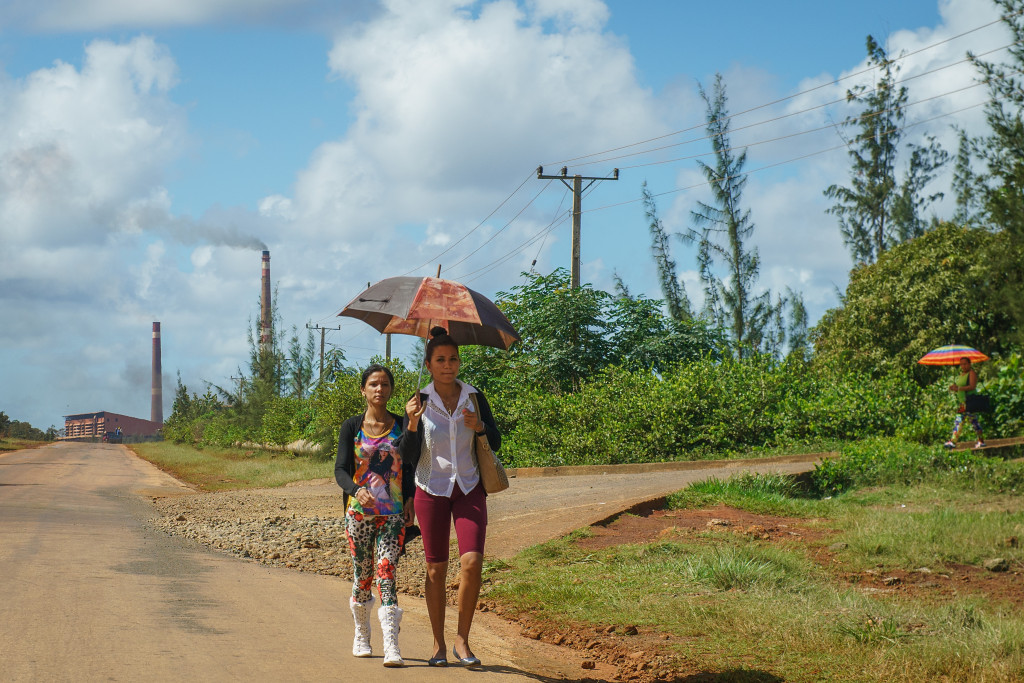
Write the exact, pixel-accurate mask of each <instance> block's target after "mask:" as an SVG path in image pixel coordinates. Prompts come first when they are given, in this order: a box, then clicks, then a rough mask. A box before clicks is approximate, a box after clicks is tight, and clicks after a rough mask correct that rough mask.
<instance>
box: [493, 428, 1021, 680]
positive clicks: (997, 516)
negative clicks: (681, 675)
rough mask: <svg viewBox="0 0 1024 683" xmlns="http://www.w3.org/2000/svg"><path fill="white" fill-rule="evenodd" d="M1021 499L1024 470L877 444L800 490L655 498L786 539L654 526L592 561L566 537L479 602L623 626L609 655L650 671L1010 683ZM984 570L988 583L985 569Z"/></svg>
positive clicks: (1016, 674)
mask: <svg viewBox="0 0 1024 683" xmlns="http://www.w3.org/2000/svg"><path fill="white" fill-rule="evenodd" d="M901 454H902V455H905V458H901V457H900V455H901ZM837 473H842V476H841V477H837ZM840 480H841V481H843V482H844V484H843V485H841V486H839V485H837V481H840ZM1022 492H1024V463H1020V462H1003V461H995V462H993V461H992V460H990V459H985V458H981V457H978V456H976V455H973V454H971V453H956V454H950V453H947V452H944V451H942V450H941V449H936V448H924V447H921V446H918V445H914V444H908V443H905V442H900V441H897V440H891V439H886V440H876V441H872V442H869V443H866V444H860V445H856V446H850V447H848V448H845V449H844V450H843V452H842V454H841V456H840V457H839V458H838V459H836V460H833V461H829V462H827V463H824V464H823V465H821V466H819V467H818V468H817V469H816V470H815V471H814V472H813V473H812V474H811V476H810V477H809V479H808V480H806V481H802V482H799V483H798V482H796V481H794V480H793V479H792V478H789V477H785V476H781V475H771V476H766V475H744V476H740V477H735V478H732V479H728V480H717V479H712V480H709V481H705V482H702V483H699V484H695V485H692V486H690V487H689V488H687V489H685V490H683V491H680V492H679V493H677V494H675V495H674V496H671V497H670V498H669V502H668V507H669V509H670V511H671V513H672V514H683V513H684V512H685V511H688V510H694V509H707V508H712V509H715V510H721V509H722V508H720V507H718V506H728V507H730V508H735V509H739V510H744V511H748V512H750V513H754V514H757V515H770V516H773V517H772V518H773V519H775V520H776V521H778V520H784V521H786V522H788V525H787V529H790V530H792V529H797V530H798V531H799V532H801V533H800V534H796V533H795V532H794V534H793V535H789V534H788V532H787V533H785V534H783V535H782V536H781V537H776V538H774V539H770V540H769V539H767V535H765V534H760V533H756V532H755V533H751V532H750V529H742V528H730V527H725V526H708V527H703V528H693V529H686V528H682V527H669V528H668V529H667V530H666V531H667V532H668V533H666V531H663V532H661V533H660V534H657V535H655V537H654V538H652V539H649V540H646V541H644V542H635V541H631V540H630V539H625V538H623V539H620V540H621V541H622V543H620V544H615V545H612V546H610V547H606V548H598V549H594V548H591V547H587V545H586V543H585V541H586V539H587V537H588V536H589V535H590V532H588V531H587V530H581V531H578V532H576V533H575V534H572V535H570V536H568V537H566V538H562V539H559V540H556V541H552V542H550V543H547V544H544V545H542V546H538V547H535V548H532V549H530V550H527V551H525V552H523V553H521V554H520V555H518V556H517V557H516V558H514V559H513V560H511V561H510V562H508V563H495V564H492V565H491V566H490V568H489V569H490V571H489V572H488V573H487V576H488V583H487V586H486V588H485V599H486V600H488V601H492V602H493V603H495V604H498V605H501V607H499V609H500V610H503V612H504V613H506V614H509V613H511V614H513V615H515V614H517V613H519V614H525V615H529V617H528V618H529V623H530V624H531V626H530V628H533V629H539V630H541V631H544V630H545V629H547V632H548V633H559V632H561V633H565V632H567V631H569V630H576V631H577V632H589V633H594V632H602V631H603V632H605V633H608V632H610V631H611V630H612V629H614V632H616V633H618V634H623V633H631V632H632V631H631V630H630V627H637V629H638V631H639V634H638V635H637V636H635V637H634V640H635V644H632V645H627V646H626V647H627V648H630V649H633V650H638V649H639V650H644V651H646V652H648V656H647V657H645V659H646V660H647V661H649V662H652V664H651V666H652V668H653V669H654V670H655V671H656V670H657V668H658V667H659V666H661V667H665V670H666V671H674V672H686V673H695V672H708V673H719V674H723V673H730V674H731V675H733V677H734V678H733V679H734V680H775V678H764V677H765V676H778V677H781V678H782V679H784V680H787V681H789V680H792V681H812V680H846V681H869V680H872V681H873V680H903V681H919V680H967V679H969V680H991V681H1000V680H1005V681H1010V680H1020V679H1021V678H1022V677H1024V609H1022V606H1024V586H1022V585H1021V582H1020V577H1021V576H1022V575H1024V547H1022V544H1021V542H1020V541H1021V540H1024V497H1022V496H1021V493H1022ZM803 536H807V538H809V539H812V540H804V538H803ZM994 558H995V559H1001V560H1003V561H1004V562H1005V571H1003V572H991V571H988V570H986V569H985V568H984V565H985V563H986V562H987V561H990V560H993V559H994ZM914 576H917V577H923V578H924V579H928V580H922V581H919V582H917V581H915V580H914V579H913V577H914ZM965 576H966V577H968V578H969V579H971V580H970V581H961V580H960V579H961V578H962V577H965ZM900 577H903V578H900ZM986 578H993V579H995V580H996V581H995V583H994V586H995V588H994V589H992V588H991V587H989V586H988V584H987V583H986ZM999 579H1002V580H1001V581H1000V580H999ZM887 582H888V583H887ZM869 584H870V585H869ZM666 636H667V639H666V638H665V637H666ZM621 640H625V641H626V642H627V643H628V641H629V636H622V637H621V638H620V641H621ZM611 652H612V656H613V657H615V656H619V657H620V658H621V654H620V655H615V651H614V650H611ZM597 656H600V654H598V655H597ZM620 661H621V660H620ZM654 662H659V663H654ZM759 675H760V676H762V678H758V676H759ZM733 679H730V680H733ZM670 680H671V679H670Z"/></svg>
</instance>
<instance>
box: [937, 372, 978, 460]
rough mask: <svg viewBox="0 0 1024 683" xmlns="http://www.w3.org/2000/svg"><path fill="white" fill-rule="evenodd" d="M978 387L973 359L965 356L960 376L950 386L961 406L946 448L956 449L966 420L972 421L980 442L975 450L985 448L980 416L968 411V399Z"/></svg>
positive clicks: (975, 446)
mask: <svg viewBox="0 0 1024 683" xmlns="http://www.w3.org/2000/svg"><path fill="white" fill-rule="evenodd" d="M977 387H978V373H977V372H975V370H974V368H973V367H972V366H971V359H970V358H969V357H967V356H963V357H961V358H960V374H959V375H958V376H957V378H956V380H955V381H954V382H953V384H951V385H949V390H950V391H951V392H953V393H955V394H956V398H957V403H958V404H959V405H958V407H957V413H956V418H955V419H954V420H953V436H952V437H951V438H950V440H949V441H947V442H946V448H955V447H956V442H957V439H959V438H960V429H961V428H962V427H963V426H964V421H965V420H970V421H971V427H973V428H974V433H975V434H976V435H977V437H978V442H977V443H976V444H974V448H976V449H978V448H984V447H985V437H984V436H983V435H982V433H981V423H980V422H979V421H978V415H977V414H976V413H970V412H968V411H967V397H968V396H969V395H971V394H973V393H975V391H976V390H977Z"/></svg>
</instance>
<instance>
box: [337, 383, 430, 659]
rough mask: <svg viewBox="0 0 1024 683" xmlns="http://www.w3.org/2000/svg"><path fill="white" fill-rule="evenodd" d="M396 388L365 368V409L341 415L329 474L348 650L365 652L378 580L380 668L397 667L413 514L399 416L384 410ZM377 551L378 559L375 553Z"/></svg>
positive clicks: (367, 652)
mask: <svg viewBox="0 0 1024 683" xmlns="http://www.w3.org/2000/svg"><path fill="white" fill-rule="evenodd" d="M394 386H395V379H394V376H393V375H392V374H391V370H389V369H388V368H387V367H385V366H383V365H376V364H374V365H371V366H370V367H368V368H366V370H365V371H364V372H363V374H362V377H361V378H360V391H361V392H362V394H363V398H364V399H366V410H365V411H364V412H363V413H362V414H360V415H356V416H354V417H351V418H349V419H348V420H345V422H344V423H343V424H342V425H341V430H340V431H339V433H338V459H337V461H336V462H335V465H334V478H335V480H336V481H337V482H338V485H339V486H340V487H341V488H342V489H343V490H344V491H345V535H346V536H347V537H348V545H349V552H350V553H351V555H352V569H353V574H354V576H353V580H352V597H351V598H350V599H349V606H350V607H351V609H352V617H353V619H354V620H355V638H354V639H353V642H352V654H353V655H355V656H356V657H370V656H371V655H372V654H373V651H372V650H371V648H370V612H371V608H372V607H373V593H372V592H371V590H370V589H371V586H372V585H373V580H374V577H375V576H376V578H377V591H378V592H379V593H380V602H381V605H380V609H378V610H377V618H378V619H379V620H380V627H381V631H382V632H383V639H384V666H387V667H397V666H403V665H404V664H405V662H404V661H403V660H402V654H401V652H400V651H399V649H398V629H399V624H400V623H401V621H402V610H401V609H399V607H398V593H397V591H396V588H395V570H396V568H397V565H398V558H399V556H401V554H402V546H403V545H404V543H405V527H407V526H409V525H411V524H412V523H413V520H414V515H413V500H412V497H413V492H414V491H415V488H414V486H413V483H412V470H411V469H410V468H409V467H408V466H406V465H405V464H404V463H403V462H402V458H401V455H400V454H399V448H398V444H399V442H400V438H401V434H402V418H401V417H399V416H398V415H395V414H394V413H391V412H389V411H388V409H387V405H388V400H389V399H390V398H391V392H392V390H393V389H394ZM375 556H376V557H375Z"/></svg>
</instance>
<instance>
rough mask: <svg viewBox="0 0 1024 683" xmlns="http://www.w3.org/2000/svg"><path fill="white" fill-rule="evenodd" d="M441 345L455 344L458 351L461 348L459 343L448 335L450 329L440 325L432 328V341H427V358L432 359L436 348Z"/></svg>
mask: <svg viewBox="0 0 1024 683" xmlns="http://www.w3.org/2000/svg"><path fill="white" fill-rule="evenodd" d="M439 346H454V347H455V351H456V352H458V350H459V345H458V344H456V343H455V340H454V339H452V338H451V337H450V336H449V335H448V330H446V329H444V328H443V327H441V326H440V325H438V326H437V327H432V328H430V341H428V342H427V352H426V356H427V360H430V358H431V356H433V355H434V349H436V348H437V347H439Z"/></svg>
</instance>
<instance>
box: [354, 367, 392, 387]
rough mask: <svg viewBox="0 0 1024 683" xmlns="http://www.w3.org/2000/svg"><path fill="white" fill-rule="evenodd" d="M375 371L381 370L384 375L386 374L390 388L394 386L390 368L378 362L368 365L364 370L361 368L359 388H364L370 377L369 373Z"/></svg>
mask: <svg viewBox="0 0 1024 683" xmlns="http://www.w3.org/2000/svg"><path fill="white" fill-rule="evenodd" d="M375 372H383V373H384V374H385V375H387V376H388V381H389V382H391V388H392V389H394V388H395V376H394V375H392V374H391V369H390V368H389V367H387V366H386V365H381V364H380V363H374V364H373V365H371V366H370V367H368V368H366V369H365V370H363V376H362V379H361V380H360V381H359V388H360V389H362V388H364V387H365V386H366V383H367V382H368V381H369V379H370V375H372V374H373V373H375Z"/></svg>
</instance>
